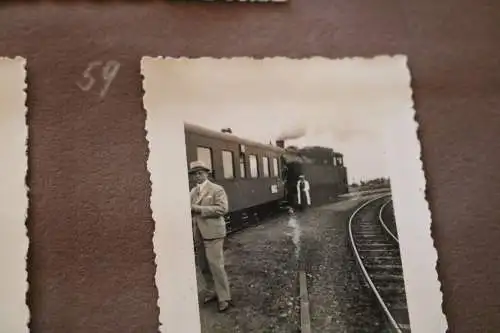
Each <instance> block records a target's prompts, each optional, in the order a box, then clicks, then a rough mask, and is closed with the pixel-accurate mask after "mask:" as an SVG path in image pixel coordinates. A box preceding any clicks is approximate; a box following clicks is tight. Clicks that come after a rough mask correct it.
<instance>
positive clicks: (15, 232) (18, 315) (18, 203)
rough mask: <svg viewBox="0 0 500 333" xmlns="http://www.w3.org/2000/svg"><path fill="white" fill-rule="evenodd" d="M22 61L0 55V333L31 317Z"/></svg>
mask: <svg viewBox="0 0 500 333" xmlns="http://www.w3.org/2000/svg"><path fill="white" fill-rule="evenodd" d="M26 90H27V83H26V59H25V58H23V57H20V56H17V57H12V58H7V57H0V142H1V144H0V161H2V167H1V169H0V171H1V172H0V183H1V184H2V186H0V217H1V224H0V252H1V253H2V255H0V265H1V267H4V274H2V280H1V281H2V288H0V299H1V300H2V301H1V302H0V318H1V323H0V327H1V329H0V330H1V331H2V332H25V331H26V330H27V326H26V323H28V322H29V319H30V311H29V309H28V306H27V304H26V292H27V290H28V283H27V280H28V273H27V263H26V257H27V254H28V246H29V239H28V235H27V229H26V215H27V212H28V188H27V187H26V174H27V171H28V155H27V150H28V143H27V140H28V125H27V123H26V122H27V119H26V113H27V106H26Z"/></svg>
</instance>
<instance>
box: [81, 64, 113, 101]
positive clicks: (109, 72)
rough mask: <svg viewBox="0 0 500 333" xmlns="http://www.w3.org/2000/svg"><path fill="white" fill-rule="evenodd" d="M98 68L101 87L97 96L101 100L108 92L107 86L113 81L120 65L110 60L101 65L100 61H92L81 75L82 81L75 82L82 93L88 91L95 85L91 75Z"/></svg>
mask: <svg viewBox="0 0 500 333" xmlns="http://www.w3.org/2000/svg"><path fill="white" fill-rule="evenodd" d="M98 67H100V68H101V78H102V81H103V82H102V86H101V89H100V92H99V96H100V97H101V98H103V97H104V96H106V93H107V92H108V89H109V86H110V85H111V83H112V82H113V80H114V79H115V77H116V75H117V74H118V70H119V69H120V63H119V62H117V61H115V60H110V61H108V62H106V63H105V64H103V62H102V61H92V62H91V63H89V65H88V66H87V69H85V71H84V72H83V73H82V77H83V79H82V80H80V81H78V82H76V85H77V86H78V87H79V88H80V89H82V90H83V91H89V90H90V89H92V87H93V86H94V85H95V83H96V79H95V78H94V76H93V75H92V73H93V71H94V70H95V69H96V68H98Z"/></svg>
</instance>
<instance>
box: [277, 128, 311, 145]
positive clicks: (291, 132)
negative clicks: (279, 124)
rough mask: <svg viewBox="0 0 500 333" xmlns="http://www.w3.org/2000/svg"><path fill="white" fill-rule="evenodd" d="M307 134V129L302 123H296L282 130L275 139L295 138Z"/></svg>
mask: <svg viewBox="0 0 500 333" xmlns="http://www.w3.org/2000/svg"><path fill="white" fill-rule="evenodd" d="M306 134H307V129H306V127H305V126H303V125H296V126H295V127H292V128H290V129H286V130H284V131H283V132H282V133H281V134H280V135H278V137H277V139H276V140H285V141H286V140H295V139H300V138H302V137H303V136H305V135H306Z"/></svg>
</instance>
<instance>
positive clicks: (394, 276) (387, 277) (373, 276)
mask: <svg viewBox="0 0 500 333" xmlns="http://www.w3.org/2000/svg"><path fill="white" fill-rule="evenodd" d="M370 278H371V279H372V280H377V281H381V282H382V281H404V278H403V275H398V274H380V273H379V274H371V275H370Z"/></svg>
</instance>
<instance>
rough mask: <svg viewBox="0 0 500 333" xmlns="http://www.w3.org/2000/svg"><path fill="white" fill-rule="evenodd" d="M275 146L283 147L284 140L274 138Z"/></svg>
mask: <svg viewBox="0 0 500 333" xmlns="http://www.w3.org/2000/svg"><path fill="white" fill-rule="evenodd" d="M276 146H278V147H280V148H283V149H284V148H285V140H276Z"/></svg>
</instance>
